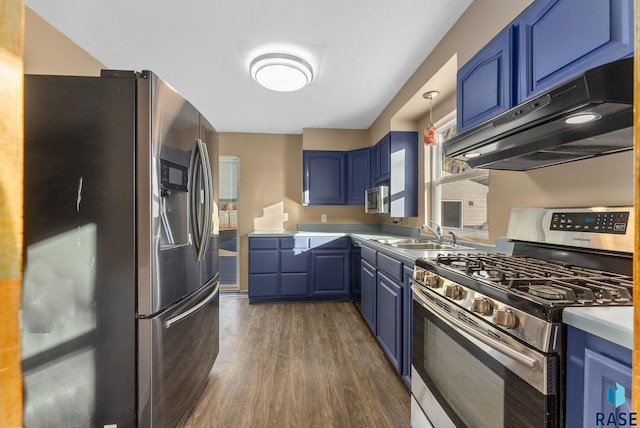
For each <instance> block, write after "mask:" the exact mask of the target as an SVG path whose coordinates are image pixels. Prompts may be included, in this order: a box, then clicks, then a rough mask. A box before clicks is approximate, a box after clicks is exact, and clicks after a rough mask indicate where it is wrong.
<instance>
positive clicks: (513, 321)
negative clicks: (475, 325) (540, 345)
mask: <svg viewBox="0 0 640 428" xmlns="http://www.w3.org/2000/svg"><path fill="white" fill-rule="evenodd" d="M493 322H494V324H496V325H499V326H500V327H504V328H516V326H517V325H518V318H517V317H516V316H515V314H514V313H513V312H511V309H509V308H498V309H496V310H495V311H494V312H493Z"/></svg>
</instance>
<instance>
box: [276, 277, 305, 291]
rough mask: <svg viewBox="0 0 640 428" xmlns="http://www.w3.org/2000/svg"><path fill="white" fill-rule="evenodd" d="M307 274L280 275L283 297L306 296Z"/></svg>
mask: <svg viewBox="0 0 640 428" xmlns="http://www.w3.org/2000/svg"><path fill="white" fill-rule="evenodd" d="M307 282H308V281H307V274H306V273H283V274H282V275H280V294H281V295H282V296H306V295H307V291H308V290H307Z"/></svg>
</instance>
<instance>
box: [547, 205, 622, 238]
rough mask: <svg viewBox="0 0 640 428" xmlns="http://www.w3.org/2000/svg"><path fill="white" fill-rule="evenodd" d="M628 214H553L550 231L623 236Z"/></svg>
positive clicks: (620, 212)
mask: <svg viewBox="0 0 640 428" xmlns="http://www.w3.org/2000/svg"><path fill="white" fill-rule="evenodd" d="M628 223H629V212H628V211H619V212H561V211H560V212H555V211H554V212H553V214H552V215H551V227H550V229H551V230H559V231H566V232H582V233H585V232H587V233H609V234H615V235H624V234H625V233H626V232H627V225H628Z"/></svg>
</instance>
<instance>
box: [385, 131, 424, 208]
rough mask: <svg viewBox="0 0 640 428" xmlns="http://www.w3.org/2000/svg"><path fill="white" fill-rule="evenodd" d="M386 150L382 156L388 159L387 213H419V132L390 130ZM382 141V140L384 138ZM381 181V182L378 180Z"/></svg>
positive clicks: (386, 182)
mask: <svg viewBox="0 0 640 428" xmlns="http://www.w3.org/2000/svg"><path fill="white" fill-rule="evenodd" d="M387 136H388V137H389V149H388V152H387V153H385V154H384V155H382V148H383V147H384V145H382V146H381V156H380V157H381V158H382V159H384V158H385V156H388V158H389V161H388V163H389V174H388V177H389V178H388V180H386V181H385V182H384V184H388V185H389V199H390V202H389V211H390V212H389V216H391V217H417V216H418V133H417V132H410V131H391V132H390V133H389V134H387ZM383 141H384V139H383ZM381 184H382V183H381Z"/></svg>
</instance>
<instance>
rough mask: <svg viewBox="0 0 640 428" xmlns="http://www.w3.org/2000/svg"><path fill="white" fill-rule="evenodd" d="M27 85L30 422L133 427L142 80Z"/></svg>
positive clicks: (28, 80)
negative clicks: (139, 83) (139, 94)
mask: <svg viewBox="0 0 640 428" xmlns="http://www.w3.org/2000/svg"><path fill="white" fill-rule="evenodd" d="M24 89H25V91H24V97H25V105H24V120H25V135H24V140H25V159H24V170H25V177H24V195H25V198H24V245H25V260H24V264H25V267H24V278H23V294H22V296H23V303H22V331H21V339H22V349H21V350H22V370H23V381H24V425H25V427H48V426H56V427H58V426H83V427H89V426H90V427H96V426H99V427H102V426H105V425H108V424H117V425H118V427H119V428H124V427H127V428H128V427H131V428H133V427H134V426H135V425H136V419H135V413H136V408H135V404H136V399H135V394H136V384H135V377H136V336H135V334H136V321H135V316H134V314H135V300H136V293H135V283H136V282H135V281H136V269H135V262H136V246H135V245H136V241H135V233H136V230H135V222H134V219H135V217H136V212H135V203H134V202H135V199H134V195H135V188H134V183H135V175H134V171H135V161H134V160H135V156H134V147H135V141H134V137H135V123H134V122H133V120H132V119H133V118H134V117H135V97H136V92H135V91H136V83H135V79H134V78H133V76H130V78H118V79H105V78H99V77H71V76H45V75H26V76H25V88H24ZM114 373H117V376H114ZM0 399H1V398H0Z"/></svg>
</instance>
